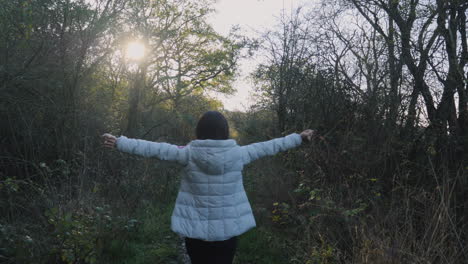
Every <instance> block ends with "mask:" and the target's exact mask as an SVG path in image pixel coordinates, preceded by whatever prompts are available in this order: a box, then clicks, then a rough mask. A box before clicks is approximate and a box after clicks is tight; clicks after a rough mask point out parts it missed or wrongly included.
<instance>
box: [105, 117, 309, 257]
mask: <svg viewBox="0 0 468 264" xmlns="http://www.w3.org/2000/svg"><path fill="white" fill-rule="evenodd" d="M313 135H314V131H313V130H310V129H308V130H305V131H303V132H302V133H301V134H296V133H293V134H290V135H288V136H286V137H282V138H277V139H273V140H270V141H265V142H261V143H254V144H251V145H247V146H239V145H237V143H236V141H235V140H233V139H229V126H228V122H227V120H226V119H225V118H224V116H223V115H222V114H221V113H219V112H216V111H209V112H207V113H205V114H204V115H203V116H202V117H201V119H200V120H199V121H198V124H197V128H196V137H197V139H196V140H193V141H191V142H190V143H189V144H188V145H187V146H185V147H178V146H175V145H171V144H167V143H156V142H150V141H145V140H140V139H129V138H126V137H124V136H121V137H119V138H116V137H114V136H112V135H110V134H104V135H103V137H104V145H105V146H106V147H110V148H114V147H117V149H118V150H120V151H124V152H128V153H131V154H136V155H141V156H145V157H157V158H159V159H161V160H172V161H177V162H178V163H180V164H182V165H184V174H183V176H182V180H181V184H180V189H179V193H178V195H177V200H176V205H175V208H174V212H173V214H172V217H171V229H172V230H173V231H174V232H176V233H178V234H180V235H182V236H184V237H185V244H186V247H187V252H188V254H189V256H190V259H191V261H192V264H198V263H203V264H209V263H216V264H223V263H232V260H233V258H234V254H235V251H236V243H237V236H238V235H241V234H243V233H244V232H246V231H247V230H249V229H251V228H253V227H255V219H254V216H253V214H252V209H251V207H250V204H249V201H248V199H247V196H246V193H245V191H244V187H243V183H242V169H243V167H244V166H245V165H246V164H248V163H250V162H252V161H254V160H256V159H258V158H261V157H263V156H267V155H274V154H276V153H278V152H279V151H285V150H287V149H290V148H293V147H296V146H299V145H300V144H301V143H302V141H303V140H310V139H311V138H312V136H313Z"/></svg>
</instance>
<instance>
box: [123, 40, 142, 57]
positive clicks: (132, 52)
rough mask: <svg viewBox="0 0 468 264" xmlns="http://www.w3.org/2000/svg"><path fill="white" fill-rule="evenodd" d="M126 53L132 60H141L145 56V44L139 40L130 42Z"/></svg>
mask: <svg viewBox="0 0 468 264" xmlns="http://www.w3.org/2000/svg"><path fill="white" fill-rule="evenodd" d="M126 55H127V58H129V59H131V60H140V59H141V58H143V56H145V45H143V44H142V43H141V42H138V41H133V42H130V43H128V45H127V51H126Z"/></svg>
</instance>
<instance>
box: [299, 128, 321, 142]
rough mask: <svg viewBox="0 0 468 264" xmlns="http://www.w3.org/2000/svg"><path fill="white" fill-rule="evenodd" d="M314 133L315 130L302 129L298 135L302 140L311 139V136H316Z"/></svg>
mask: <svg viewBox="0 0 468 264" xmlns="http://www.w3.org/2000/svg"><path fill="white" fill-rule="evenodd" d="M316 134H317V132H315V130H312V129H306V130H304V131H302V132H301V134H300V135H301V138H302V140H303V141H311V140H312V138H313V137H315V136H316Z"/></svg>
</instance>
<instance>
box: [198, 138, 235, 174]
mask: <svg viewBox="0 0 468 264" xmlns="http://www.w3.org/2000/svg"><path fill="white" fill-rule="evenodd" d="M236 146H237V143H236V141H235V140H233V139H227V140H212V139H205V140H194V141H192V142H191V143H190V148H191V151H190V154H191V155H190V158H191V159H192V161H193V162H194V163H195V164H196V165H197V166H198V167H199V168H200V169H201V170H202V171H203V172H205V173H207V174H223V173H224V167H225V165H226V163H228V162H229V160H226V159H228V157H229V155H226V154H227V152H229V151H230V150H231V149H232V148H234V147H236Z"/></svg>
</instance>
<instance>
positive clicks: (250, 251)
mask: <svg viewBox="0 0 468 264" xmlns="http://www.w3.org/2000/svg"><path fill="white" fill-rule="evenodd" d="M287 262H288V258H287V254H286V252H285V250H284V249H283V248H282V244H281V241H280V238H279V237H278V236H277V235H275V234H273V233H272V232H269V231H267V230H265V229H263V228H254V229H252V230H250V231H248V232H247V233H245V234H243V235H241V236H240V237H239V241H238V248H237V253H236V258H235V260H234V263H235V264H247V263H255V264H276V263H277V264H283V263H287Z"/></svg>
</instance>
